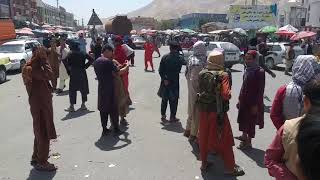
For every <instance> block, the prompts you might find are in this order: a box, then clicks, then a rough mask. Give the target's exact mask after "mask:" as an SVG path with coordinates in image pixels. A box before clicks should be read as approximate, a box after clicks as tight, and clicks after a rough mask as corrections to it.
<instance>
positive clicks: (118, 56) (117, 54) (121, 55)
mask: <svg viewBox="0 0 320 180" xmlns="http://www.w3.org/2000/svg"><path fill="white" fill-rule="evenodd" d="M122 44H123V42H122V38H121V37H120V36H117V37H116V38H115V40H114V45H115V48H114V60H116V61H118V62H119V63H120V64H121V65H122V66H125V65H126V64H127V61H128V57H127V55H126V52H125V50H124V48H123V47H122ZM121 78H122V81H123V85H124V88H125V90H126V93H127V94H128V97H129V99H128V101H129V102H130V103H129V104H131V103H132V102H131V99H130V94H129V71H128V72H127V73H124V74H122V75H121Z"/></svg>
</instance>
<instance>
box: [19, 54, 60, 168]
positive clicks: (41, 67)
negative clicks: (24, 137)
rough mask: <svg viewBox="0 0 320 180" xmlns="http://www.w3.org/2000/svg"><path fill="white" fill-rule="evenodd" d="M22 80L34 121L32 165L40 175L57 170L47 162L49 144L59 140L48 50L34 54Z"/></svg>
mask: <svg viewBox="0 0 320 180" xmlns="http://www.w3.org/2000/svg"><path fill="white" fill-rule="evenodd" d="M22 77H23V81H24V84H25V86H26V89H27V92H28V95H29V104H30V111H31V115H32V118H33V132H34V136H35V139H34V150H33V155H32V160H31V165H33V166H34V167H35V169H37V170H39V171H55V170H57V167H55V166H54V165H53V164H51V163H49V162H48V157H49V146H50V140H51V139H56V138H57V135H56V130H55V126H54V121H53V108H52V94H51V93H52V87H51V85H50V83H49V81H50V80H52V70H51V67H50V65H49V63H48V59H47V54H46V50H45V49H44V48H40V49H37V50H34V53H33V57H32V59H31V61H29V62H28V63H27V64H26V66H25V67H24V68H23V72H22Z"/></svg>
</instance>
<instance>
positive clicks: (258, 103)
mask: <svg viewBox="0 0 320 180" xmlns="http://www.w3.org/2000/svg"><path fill="white" fill-rule="evenodd" d="M256 56H257V52H256V51H255V50H250V51H248V52H247V54H246V57H245V64H246V69H245V73H244V77H243V83H242V87H241V91H240V96H239V102H238V104H237V107H238V109H239V114H238V123H239V130H240V131H242V133H243V134H242V136H240V137H236V139H239V140H241V141H242V142H241V143H240V146H238V148H239V149H242V150H243V149H247V148H251V147H252V145H251V139H252V138H254V137H255V127H256V125H259V127H260V129H262V128H263V127H264V115H263V113H264V106H263V93H264V88H265V72H264V70H263V69H262V68H261V67H260V66H259V65H258V62H257V58H256Z"/></svg>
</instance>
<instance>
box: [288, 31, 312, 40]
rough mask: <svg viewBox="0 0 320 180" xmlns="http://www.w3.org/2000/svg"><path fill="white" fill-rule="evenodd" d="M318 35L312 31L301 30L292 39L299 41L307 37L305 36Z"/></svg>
mask: <svg viewBox="0 0 320 180" xmlns="http://www.w3.org/2000/svg"><path fill="white" fill-rule="evenodd" d="M315 35H317V33H314V32H311V31H301V32H298V33H297V34H295V35H293V36H292V37H291V38H290V40H291V41H297V40H300V39H305V38H310V37H312V36H315Z"/></svg>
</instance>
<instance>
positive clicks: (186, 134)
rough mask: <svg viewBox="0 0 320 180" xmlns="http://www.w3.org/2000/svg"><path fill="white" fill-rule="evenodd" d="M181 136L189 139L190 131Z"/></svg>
mask: <svg viewBox="0 0 320 180" xmlns="http://www.w3.org/2000/svg"><path fill="white" fill-rule="evenodd" d="M183 136H184V137H187V138H189V137H190V130H185V131H184V133H183Z"/></svg>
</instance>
